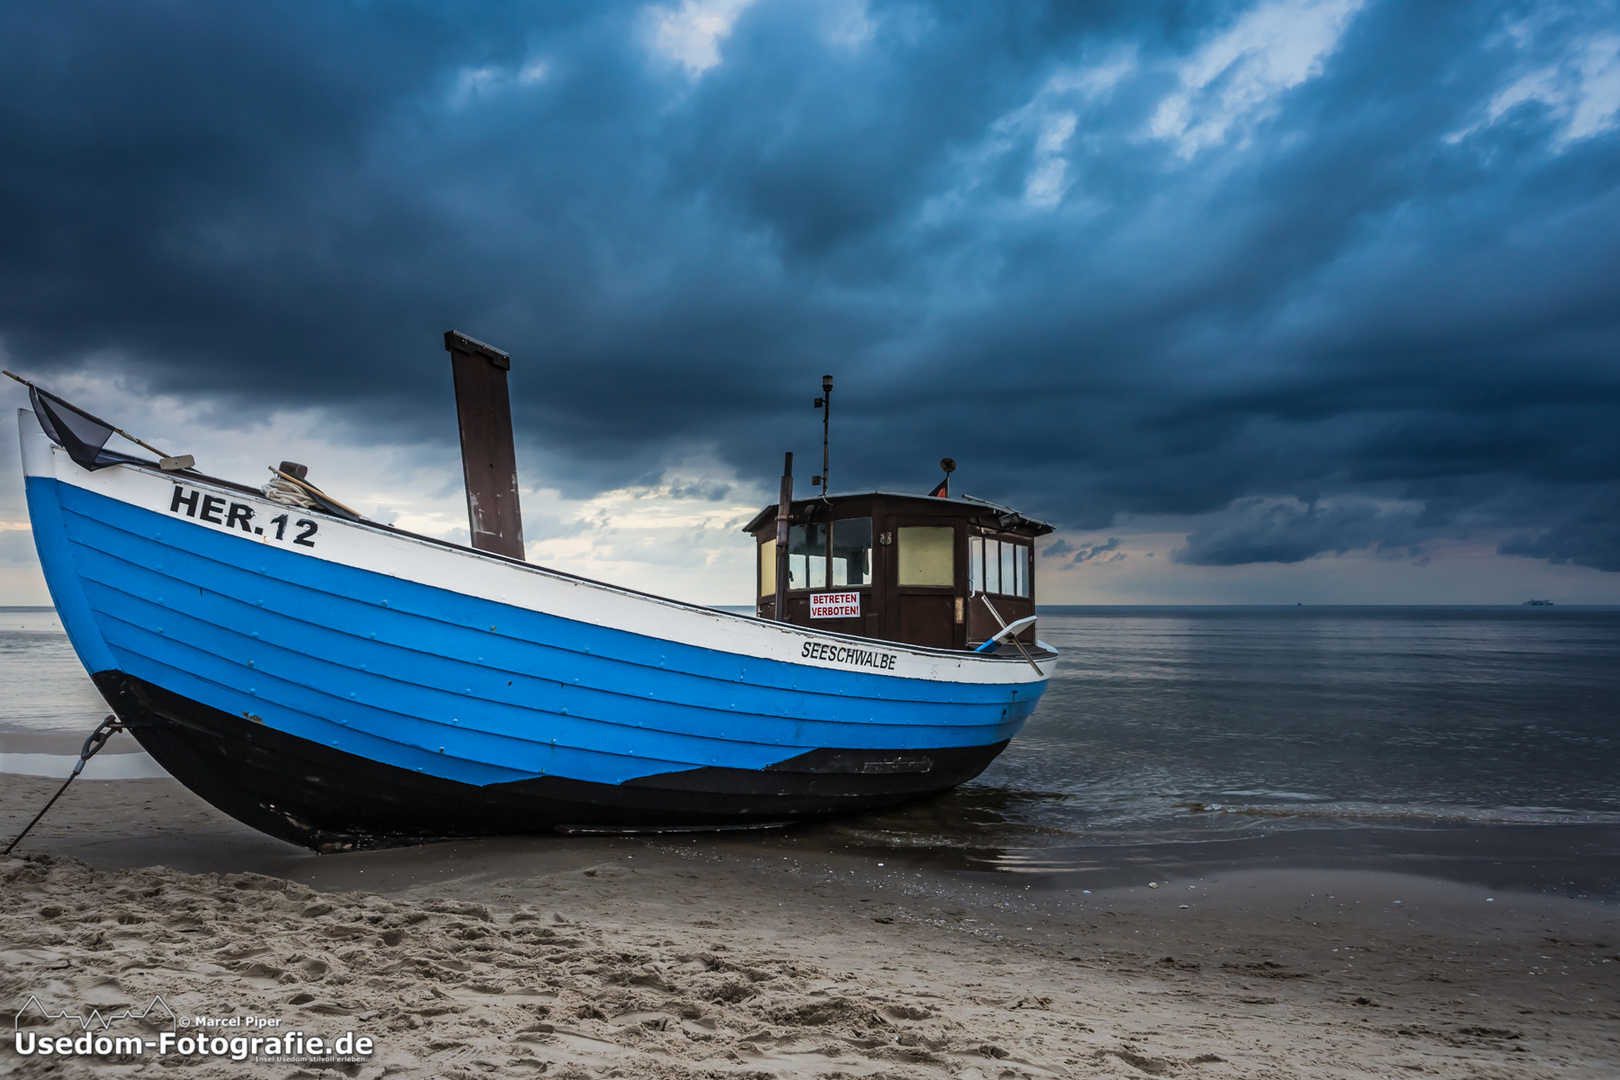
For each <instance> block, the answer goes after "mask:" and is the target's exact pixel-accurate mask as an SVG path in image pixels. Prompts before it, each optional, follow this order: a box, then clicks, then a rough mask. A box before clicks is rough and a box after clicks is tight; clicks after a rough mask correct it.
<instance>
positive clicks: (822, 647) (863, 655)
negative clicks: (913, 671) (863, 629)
mask: <svg viewBox="0 0 1620 1080" xmlns="http://www.w3.org/2000/svg"><path fill="white" fill-rule="evenodd" d="M799 655H800V656H802V657H804V658H805V659H807V660H826V661H828V662H829V663H833V664H854V665H855V666H856V667H871V668H881V669H882V670H884V671H893V670H894V662H895V661H896V660H898V659H899V657H898V656H897V655H896V654H894V653H885V652H874V651H873V650H871V649H857V648H855V647H853V646H850V645H835V644H833V643H832V642H830V641H807V642H805V643H804V647H803V648H802V649H800V650H799Z"/></svg>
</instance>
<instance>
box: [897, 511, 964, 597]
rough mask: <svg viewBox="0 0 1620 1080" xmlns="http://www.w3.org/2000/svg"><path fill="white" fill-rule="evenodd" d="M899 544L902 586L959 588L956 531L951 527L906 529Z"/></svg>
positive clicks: (930, 526) (915, 527)
mask: <svg viewBox="0 0 1620 1080" xmlns="http://www.w3.org/2000/svg"><path fill="white" fill-rule="evenodd" d="M895 532H896V536H895V539H896V540H897V541H898V543H899V547H900V554H899V559H898V561H899V567H898V569H899V574H898V575H897V577H898V582H897V583H898V584H900V585H927V586H940V587H944V588H950V587H951V586H953V585H955V584H956V530H955V529H954V528H952V527H951V526H949V525H944V526H940V525H902V526H901V527H900V528H899V529H897V530H895Z"/></svg>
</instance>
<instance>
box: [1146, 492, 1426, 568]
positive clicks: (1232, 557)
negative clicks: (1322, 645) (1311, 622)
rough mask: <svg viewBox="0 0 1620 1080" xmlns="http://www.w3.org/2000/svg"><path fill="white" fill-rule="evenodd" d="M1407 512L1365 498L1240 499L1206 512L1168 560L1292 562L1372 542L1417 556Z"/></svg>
mask: <svg viewBox="0 0 1620 1080" xmlns="http://www.w3.org/2000/svg"><path fill="white" fill-rule="evenodd" d="M1416 517H1417V515H1416V514H1415V513H1413V512H1412V511H1410V510H1403V509H1395V510H1393V511H1391V510H1386V509H1383V508H1381V507H1379V506H1377V505H1376V504H1374V503H1370V502H1361V501H1356V502H1351V503H1349V504H1346V505H1336V506H1321V505H1315V504H1301V503H1297V502H1291V501H1280V500H1272V499H1240V500H1238V501H1237V502H1234V503H1233V504H1232V505H1231V506H1229V507H1227V508H1226V509H1224V510H1221V511H1218V512H1216V513H1214V514H1211V515H1209V516H1208V517H1207V518H1206V519H1205V520H1204V521H1202V522H1201V523H1200V524H1199V525H1198V527H1197V528H1196V529H1194V530H1193V531H1192V532H1190V533H1188V534H1187V546H1186V547H1183V548H1177V549H1176V550H1175V551H1172V552H1171V553H1170V558H1171V559H1172V560H1174V561H1175V562H1178V563H1185V564H1187V565H1189V566H1239V565H1242V564H1244V563H1256V562H1277V563H1296V562H1304V561H1305V560H1306V559H1309V558H1312V557H1313V556H1316V555H1321V554H1323V553H1325V552H1333V553H1335V554H1338V555H1343V554H1344V553H1345V552H1347V551H1352V550H1356V549H1360V548H1365V547H1370V546H1377V547H1378V548H1380V549H1388V548H1404V549H1406V551H1407V552H1408V553H1410V554H1416V553H1417V550H1418V548H1419V545H1420V544H1421V543H1422V539H1421V536H1420V533H1419V530H1418V527H1417V524H1416Z"/></svg>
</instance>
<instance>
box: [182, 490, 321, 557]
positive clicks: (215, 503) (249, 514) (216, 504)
mask: <svg viewBox="0 0 1620 1080" xmlns="http://www.w3.org/2000/svg"><path fill="white" fill-rule="evenodd" d="M169 513H171V514H179V513H184V514H185V515H186V517H189V518H196V519H197V520H199V521H207V522H211V523H212V524H215V525H223V526H225V527H226V528H227V529H236V528H240V529H241V530H242V531H243V532H245V533H247V534H248V535H250V536H265V535H266V534H265V531H264V530H265V526H263V525H255V524H253V507H251V506H249V505H247V503H239V502H233V503H228V502H226V501H225V500H224V499H222V498H220V497H219V496H218V495H208V494H205V493H203V492H201V491H198V490H197V489H196V488H191V489H189V490H188V489H187V488H184V487H182V486H181V485H179V484H176V485H174V495H173V497H172V498H170V499H169ZM290 516H291V515H288V514H277V515H276V516H275V517H273V518H271V519H270V521H269V522H268V525H269V528H270V533H269V536H270V537H271V538H273V539H276V540H286V539H287V538H288V537H287V521H288V518H289V517H290ZM293 527H294V533H293V536H292V542H293V543H295V544H299V545H302V546H303V547H314V546H315V541H314V540H313V539H312V537H314V535H315V533H316V532H317V531H319V530H320V525H319V524H317V523H316V522H314V521H311V520H310V519H309V518H299V519H298V520H297V521H295V522H293Z"/></svg>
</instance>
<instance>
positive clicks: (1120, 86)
mask: <svg viewBox="0 0 1620 1080" xmlns="http://www.w3.org/2000/svg"><path fill="white" fill-rule="evenodd" d="M448 328H456V329H460V330H463V331H465V332H467V333H469V334H472V335H474V336H476V337H479V338H482V339H484V340H487V341H490V342H493V343H495V344H498V345H500V346H501V347H503V348H505V349H508V350H509V351H510V352H511V353H512V354H513V369H512V376H511V383H512V390H513V394H514V398H515V400H514V409H515V412H516V422H517V427H518V430H519V441H520V466H521V472H522V480H523V483H524V486H525V501H524V517H525V525H526V531H527V534H528V538H529V541H530V543H529V548H530V557H531V558H532V559H536V560H541V561H544V562H547V563H550V564H554V565H558V566H562V567H565V568H568V569H571V570H576V571H582V572H585V573H589V574H592V575H594V576H598V577H603V578H606V579H608V580H612V581H619V582H623V583H627V584H632V585H635V586H638V587H643V588H649V589H655V590H658V591H664V592H669V593H672V594H674V595H677V596H681V597H685V598H690V599H695V600H700V601H704V602H713V603H740V602H747V601H748V599H749V593H750V592H751V588H752V581H753V576H752V570H751V546H750V544H749V541H748V540H747V539H746V538H745V537H743V536H742V535H741V534H739V533H738V532H737V531H736V529H737V526H738V525H739V524H741V523H742V522H743V521H745V520H746V519H747V517H748V516H750V515H751V514H752V513H753V512H754V511H755V510H756V509H757V508H758V507H759V506H760V505H761V504H763V503H764V502H766V501H768V500H769V499H770V498H771V497H772V494H771V493H772V492H773V491H774V487H775V474H776V473H777V472H778V471H779V469H780V463H781V453H782V451H783V450H793V451H795V452H796V453H797V454H798V455H799V459H800V462H801V466H803V467H801V469H800V473H801V477H802V478H805V479H807V478H808V475H809V473H810V472H812V471H815V468H814V467H812V463H814V464H819V449H820V448H819V446H818V445H817V444H818V440H819V437H820V423H819V419H818V416H817V414H816V413H815V412H814V411H813V410H812V409H811V406H810V399H811V398H812V397H813V396H814V395H815V393H816V392H817V390H818V387H819V379H820V376H821V375H822V374H823V373H824V372H831V373H833V374H834V375H835V376H836V377H837V380H838V381H837V389H836V390H835V392H834V395H835V396H834V402H835V412H834V440H835V443H834V458H833V477H834V484H833V486H834V488H835V489H850V488H856V487H865V486H884V487H898V488H902V489H907V490H917V491H925V490H927V488H928V487H929V486H930V485H931V484H932V483H933V482H934V481H935V480H936V479H937V478H938V475H939V474H938V470H937V466H936V462H937V461H938V459H939V458H940V457H941V456H943V455H947V454H948V455H950V456H952V457H955V458H956V459H957V460H958V461H959V462H960V463H961V467H960V470H959V472H958V473H957V475H956V485H955V487H956V490H957V491H958V492H967V493H971V494H975V495H979V496H982V497H985V498H991V499H995V500H998V501H1002V502H1008V503H1011V504H1013V505H1015V506H1018V507H1019V508H1020V509H1022V510H1024V511H1025V512H1026V513H1028V514H1030V515H1032V516H1037V517H1042V518H1046V519H1048V520H1050V521H1052V522H1054V523H1055V524H1057V525H1058V526H1059V531H1058V533H1057V534H1056V535H1055V536H1053V537H1052V538H1049V539H1048V541H1046V543H1045V544H1044V545H1043V552H1044V554H1043V555H1042V556H1041V557H1040V559H1039V560H1038V566H1039V569H1040V573H1041V575H1042V577H1041V587H1042V599H1043V600H1045V601H1048V602H1080V603H1084V602H1126V603H1153V602H1263V603H1271V602H1289V603H1291V602H1294V601H1296V600H1300V601H1305V602H1336V603H1356V602H1375V603H1404V602H1461V603H1474V602H1478V603H1498V602H1506V603H1517V602H1520V601H1522V600H1525V599H1528V598H1530V597H1531V596H1535V597H1538V598H1539V597H1548V598H1551V599H1554V600H1557V601H1560V602H1564V603H1571V602H1575V603H1578V602H1588V603H1594V602H1607V603H1613V602H1620V12H1617V10H1616V7H1615V5H1614V4H1612V3H1603V2H1593V0H1585V2H1581V3H1570V4H1558V3H1539V2H1522V3H1445V2H1441V0H1426V2H1424V3H1400V2H1395V0H1261V2H1259V3H1206V2H1197V0H1184V2H1164V3H1152V2H1149V0H1132V2H1093V3H1075V4H1055V3H1053V4H1044V5H1043V4H1034V3H1032V4H1007V3H993V2H983V3H976V2H953V3H949V4H927V3H906V2H899V3H880V2H875V0H874V2H870V3H863V2H860V0H813V2H793V0H753V2H752V3H750V2H748V0H670V2H667V3H650V4H649V3H611V2H600V0H593V2H590V3H581V4H574V5H569V4H563V3H547V4H540V3H530V4H523V3H509V4H467V3H415V4H412V3H405V2H398V3H380V2H367V3H336V2H329V0H322V2H318V3H307V4H300V3H280V2H274V0H270V2H264V3H256V4H227V5H221V4H217V3H187V2H184V0H168V2H164V3H139V4H131V3H128V2H125V0H112V2H107V3H101V4H97V3H81V2H72V0H68V2H63V0H51V2H45V0H38V2H34V0H12V2H10V3H7V4H5V5H4V6H3V7H0V360H3V361H4V363H5V366H6V367H9V368H11V369H13V370H18V371H21V372H24V373H26V374H29V375H30V376H32V377H34V378H36V379H39V380H40V381H42V382H44V383H45V384H46V385H48V386H50V387H53V388H55V389H57V390H58V392H60V393H63V394H64V395H66V396H68V397H70V398H72V399H74V400H78V401H81V402H82V403H83V404H85V405H86V406H88V407H90V408H92V409H94V410H95V411H98V412H102V413H103V414H104V415H108V416H109V418H112V419H115V420H117V421H119V422H121V423H122V424H123V425H124V426H126V427H128V428H129V429H130V430H133V431H135V432H136V433H138V434H141V435H142V436H144V437H145V438H147V439H148V440H149V441H152V442H156V443H158V444H159V445H161V446H163V447H165V448H166V449H170V450H171V451H172V452H190V453H193V454H195V455H196V456H197V458H198V461H199V465H200V466H201V467H203V468H204V469H206V470H208V471H212V472H216V473H220V474H224V475H231V476H235V477H240V478H244V479H253V480H255V481H257V480H260V479H263V478H264V477H265V475H266V474H264V473H263V469H264V466H266V465H267V464H271V463H274V462H276V461H279V460H281V459H283V458H292V459H295V460H300V461H304V462H307V463H308V464H309V465H310V467H311V478H312V479H314V480H316V481H317V482H319V483H321V484H322V485H323V486H325V487H326V488H327V489H328V490H329V491H331V492H332V493H333V494H334V495H336V496H337V497H338V498H340V499H343V500H344V501H346V502H350V503H352V504H356V505H358V506H360V507H361V508H363V509H365V510H367V511H368V512H371V513H373V514H375V515H377V516H379V517H381V518H382V519H384V520H388V521H397V522H399V523H400V524H401V525H403V526H406V527H409V528H414V529H418V530H421V531H426V532H432V533H435V534H441V535H447V536H460V537H465V506H464V503H463V502H462V495H461V489H460V474H459V461H458V456H457V448H456V443H455V419H454V409H453V403H452V398H451V390H450V377H449V366H448V360H447V357H446V355H445V353H444V352H443V350H442V342H441V334H442V332H443V331H444V330H445V329H448ZM17 389H18V388H16V387H15V386H14V385H9V384H8V386H7V387H5V388H3V389H0V405H5V406H7V407H8V408H7V410H6V416H7V421H6V427H7V429H8V430H9V425H10V423H11V420H10V417H11V415H13V412H12V409H13V408H14V407H15V406H16V405H18V404H21V403H22V401H23V400H24V398H23V396H22V395H21V394H19V393H18V392H17ZM801 490H807V485H805V484H804V483H803V480H802V479H801ZM21 491H22V488H21V482H20V480H19V479H18V472H17V462H16V443H15V437H14V436H13V435H7V436H5V437H4V438H3V439H0V603H43V602H47V599H46V595H45V591H44V587H43V583H42V581H41V579H40V577H39V573H38V569H37V565H36V564H35V562H34V557H33V552H32V544H31V540H30V538H29V533H28V531H27V513H26V508H25V507H24V505H23V501H22V494H21Z"/></svg>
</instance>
